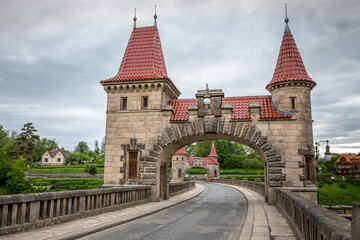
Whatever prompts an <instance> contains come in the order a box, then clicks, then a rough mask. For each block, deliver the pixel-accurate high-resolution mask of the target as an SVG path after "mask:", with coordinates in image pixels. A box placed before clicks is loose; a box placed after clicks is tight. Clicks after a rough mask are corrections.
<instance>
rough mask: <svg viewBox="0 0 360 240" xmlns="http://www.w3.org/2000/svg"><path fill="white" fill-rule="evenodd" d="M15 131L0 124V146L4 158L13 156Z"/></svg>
mask: <svg viewBox="0 0 360 240" xmlns="http://www.w3.org/2000/svg"><path fill="white" fill-rule="evenodd" d="M15 135H16V132H11V133H10V132H9V131H6V130H4V128H3V126H2V125H0V148H2V149H3V150H4V158H6V159H10V158H12V157H13V156H14V140H15Z"/></svg>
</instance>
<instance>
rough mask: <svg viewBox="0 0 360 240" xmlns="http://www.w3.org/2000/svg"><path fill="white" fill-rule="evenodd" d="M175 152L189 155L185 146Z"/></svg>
mask: <svg viewBox="0 0 360 240" xmlns="http://www.w3.org/2000/svg"><path fill="white" fill-rule="evenodd" d="M175 154H185V155H187V154H188V153H187V151H186V149H185V147H183V148H180V149H179V150H177V152H176V153H175Z"/></svg>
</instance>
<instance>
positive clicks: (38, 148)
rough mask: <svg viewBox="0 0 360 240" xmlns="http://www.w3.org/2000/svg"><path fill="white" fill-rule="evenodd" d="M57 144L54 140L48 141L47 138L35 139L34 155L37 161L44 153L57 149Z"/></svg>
mask: <svg viewBox="0 0 360 240" xmlns="http://www.w3.org/2000/svg"><path fill="white" fill-rule="evenodd" d="M58 147H59V146H58V144H57V143H56V142H55V139H53V140H50V139H47V138H42V139H37V140H35V154H36V156H37V160H40V159H41V157H42V155H43V154H44V153H45V152H46V151H50V150H51V149H54V148H58Z"/></svg>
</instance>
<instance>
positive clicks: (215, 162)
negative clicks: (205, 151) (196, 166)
mask: <svg viewBox="0 0 360 240" xmlns="http://www.w3.org/2000/svg"><path fill="white" fill-rule="evenodd" d="M194 160H195V158H193V157H192V158H188V161H189V163H190V164H193V161H194ZM200 160H201V161H202V162H203V164H206V161H209V164H210V165H219V164H220V163H218V162H217V161H215V160H213V159H211V158H200Z"/></svg>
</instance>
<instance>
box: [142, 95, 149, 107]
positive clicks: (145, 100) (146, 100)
mask: <svg viewBox="0 0 360 240" xmlns="http://www.w3.org/2000/svg"><path fill="white" fill-rule="evenodd" d="M148 106H149V98H148V97H142V108H143V109H146V108H148Z"/></svg>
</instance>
